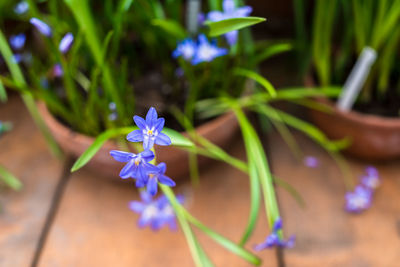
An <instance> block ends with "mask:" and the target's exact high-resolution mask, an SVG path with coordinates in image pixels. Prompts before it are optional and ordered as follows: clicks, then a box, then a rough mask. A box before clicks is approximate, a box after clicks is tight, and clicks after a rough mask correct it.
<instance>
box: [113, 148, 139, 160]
mask: <svg viewBox="0 0 400 267" xmlns="http://www.w3.org/2000/svg"><path fill="white" fill-rule="evenodd" d="M110 155H111V156H112V157H113V158H114V159H115V160H116V161H119V162H128V161H130V160H131V159H132V158H133V157H134V156H135V154H133V153H129V152H125V151H119V150H111V151H110Z"/></svg>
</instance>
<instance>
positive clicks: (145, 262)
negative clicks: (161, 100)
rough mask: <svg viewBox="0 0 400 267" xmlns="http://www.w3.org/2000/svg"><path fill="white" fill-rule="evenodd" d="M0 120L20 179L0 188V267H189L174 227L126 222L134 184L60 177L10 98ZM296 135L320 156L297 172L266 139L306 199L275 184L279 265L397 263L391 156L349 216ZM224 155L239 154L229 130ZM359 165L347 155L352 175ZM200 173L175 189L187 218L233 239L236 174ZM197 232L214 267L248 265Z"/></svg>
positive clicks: (286, 154) (284, 152)
mask: <svg viewBox="0 0 400 267" xmlns="http://www.w3.org/2000/svg"><path fill="white" fill-rule="evenodd" d="M0 119H1V120H9V121H12V122H13V123H14V126H15V128H14V130H13V131H12V133H9V134H7V135H5V136H3V137H2V138H0V147H1V151H2V152H1V153H0V164H3V165H5V166H7V167H8V168H9V169H10V170H11V171H13V172H14V173H15V174H16V175H17V176H19V177H20V178H21V180H22V181H23V183H24V189H23V190H22V191H21V192H12V191H8V190H2V191H1V192H0V205H1V212H0V266H32V265H38V266H85V267H86V266H121V267H124V266H193V263H192V260H191V257H190V253H189V250H188V248H187V247H186V243H185V239H184V237H183V235H182V233H181V232H180V231H177V232H170V231H169V230H167V229H163V230H161V231H160V232H158V233H154V232H151V231H150V230H148V229H146V230H139V229H138V228H137V227H136V220H137V216H136V215H135V214H134V213H132V212H130V211H129V209H128V208H127V203H128V202H129V201H130V200H132V199H137V198H138V196H137V193H136V191H135V190H134V188H132V187H130V186H129V185H127V184H122V183H120V182H118V177H116V178H115V179H116V180H117V181H111V179H106V178H104V177H100V176H96V175H95V174H93V173H92V172H90V171H88V170H85V169H84V170H82V171H79V172H77V173H75V174H73V175H69V173H68V172H66V168H67V167H68V166H69V165H70V162H69V161H68V160H67V161H66V162H64V163H61V162H59V161H57V160H55V159H54V158H53V157H52V156H51V155H50V154H49V152H48V150H47V148H46V145H45V142H44V140H43V138H42V137H41V136H40V134H39V133H38V130H37V129H36V127H35V126H34V124H33V122H32V120H31V119H30V117H29V115H28V114H27V112H26V110H25V108H24V107H23V104H22V103H21V101H20V100H19V99H18V98H17V97H12V98H11V99H10V101H9V102H8V103H7V104H6V105H2V106H0ZM296 137H297V140H298V142H299V144H300V146H301V148H302V150H303V152H304V154H305V155H313V156H316V157H318V158H319V159H320V161H321V163H320V167H318V168H316V169H309V168H306V167H305V166H304V165H303V164H302V162H301V161H298V160H296V159H295V158H294V157H293V156H292V155H291V153H290V151H289V149H288V148H287V146H286V145H285V144H284V142H283V141H282V140H281V138H280V137H279V136H278V135H277V134H274V133H273V134H270V135H269V136H268V137H267V138H268V140H266V142H267V144H270V145H269V151H268V154H269V158H270V161H271V165H272V169H273V172H274V174H276V175H277V176H278V177H280V178H282V179H285V180H286V181H287V182H289V183H290V184H291V185H293V186H294V187H295V188H296V189H297V190H298V192H299V193H300V194H301V196H302V197H303V199H304V201H305V203H306V207H303V208H302V207H300V206H299V205H298V204H297V203H296V201H295V200H294V199H293V197H292V196H291V195H290V194H288V193H287V192H286V191H285V190H284V189H282V188H278V197H279V203H280V207H281V213H282V216H283V220H284V223H285V225H284V228H285V231H286V233H287V234H288V235H289V234H292V233H294V234H296V235H297V244H296V247H295V248H294V249H292V250H287V251H285V252H284V253H283V263H282V262H281V265H286V266H399V262H400V253H399V251H400V164H399V163H400V162H399V161H395V162H391V163H388V164H380V165H377V166H376V167H377V168H378V169H379V171H380V173H381V176H382V178H383V184H382V186H381V188H380V189H379V190H378V192H377V194H376V197H375V201H374V204H373V207H372V208H371V209H370V210H369V211H367V212H365V213H363V214H360V215H356V216H352V215H348V214H346V213H344V212H343V205H344V198H343V195H344V193H345V189H344V186H343V180H342V178H341V175H340V172H339V170H338V169H337V167H336V166H335V164H334V162H333V161H332V160H331V159H330V158H329V156H328V155H326V154H325V153H324V152H323V151H322V150H321V149H320V148H319V147H317V146H316V145H314V144H313V143H312V142H311V141H309V140H307V139H306V138H304V137H303V136H301V135H298V134H296ZM229 152H230V153H232V154H233V155H236V156H238V157H241V158H242V159H243V158H244V148H243V145H242V143H241V142H240V137H239V136H238V138H237V142H234V143H233V144H232V147H231V148H230V150H229ZM366 164H367V163H363V162H359V161H356V160H352V159H350V167H351V171H352V173H353V175H355V176H356V177H357V176H358V175H360V174H361V173H362V171H363V168H364V167H365V166H366ZM201 179H202V180H201V184H200V186H198V187H196V188H192V187H191V186H190V185H189V183H181V184H180V185H179V186H178V187H177V189H176V190H177V191H178V192H181V193H184V194H185V195H186V196H187V198H188V199H189V204H188V209H189V210H190V211H191V212H192V213H193V214H194V215H195V216H196V217H198V218H199V219H201V220H202V221H203V222H204V223H205V224H207V225H208V226H210V227H211V228H213V229H214V230H216V231H218V232H219V233H221V234H223V235H225V236H227V237H228V238H230V239H231V240H235V241H236V240H238V239H239V238H240V236H241V234H242V231H243V229H244V227H245V225H246V222H247V214H248V212H249V192H248V191H249V190H248V181H247V177H246V175H245V174H243V173H241V172H239V171H237V170H235V169H232V168H230V167H227V166H226V165H224V164H222V163H217V162H216V163H213V164H212V165H211V166H210V167H209V168H206V169H205V170H204V171H203V172H202V173H201ZM264 217H265V215H264V214H263V213H261V214H260V216H259V222H258V224H257V227H256V231H255V233H254V236H253V237H252V239H251V240H250V242H249V243H248V245H247V248H248V249H251V246H252V245H253V244H255V243H257V242H260V241H262V240H263V239H264V238H265V236H266V235H267V233H268V230H267V228H266V227H265V225H266V221H265V219H264ZM197 233H198V236H199V239H200V242H201V243H202V244H203V245H204V247H206V251H207V253H208V254H209V255H210V257H211V259H212V260H213V262H214V263H215V265H216V266H249V264H247V263H246V262H245V261H243V260H241V259H239V258H237V257H235V256H233V255H232V254H230V253H229V252H227V251H226V250H224V249H223V248H221V247H220V246H218V245H217V244H216V243H214V242H213V241H212V240H211V239H209V238H208V237H206V236H204V235H203V234H202V233H200V232H197ZM277 255H278V254H277V253H276V252H275V251H264V252H261V253H259V256H260V257H261V258H262V259H263V265H262V266H278V262H279V261H278V257H277Z"/></svg>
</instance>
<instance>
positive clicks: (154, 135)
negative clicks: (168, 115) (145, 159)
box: [126, 107, 171, 149]
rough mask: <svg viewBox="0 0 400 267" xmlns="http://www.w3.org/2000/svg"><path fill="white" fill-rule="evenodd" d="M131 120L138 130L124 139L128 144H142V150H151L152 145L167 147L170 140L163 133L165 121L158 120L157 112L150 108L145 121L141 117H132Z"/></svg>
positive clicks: (162, 119)
mask: <svg viewBox="0 0 400 267" xmlns="http://www.w3.org/2000/svg"><path fill="white" fill-rule="evenodd" d="M133 120H134V121H135V123H136V125H137V126H138V127H139V130H135V131H133V132H131V133H129V134H128V136H127V137H126V139H128V141H130V142H143V148H144V149H151V148H152V147H153V145H154V144H157V145H160V146H169V145H170V144H171V139H170V138H169V137H168V136H167V135H166V134H164V133H162V132H161V131H162V129H163V128H164V123H165V120H164V118H158V115H157V111H156V109H155V108H153V107H151V108H150V109H149V111H148V112H147V115H146V120H144V119H143V118H142V117H139V116H134V117H133Z"/></svg>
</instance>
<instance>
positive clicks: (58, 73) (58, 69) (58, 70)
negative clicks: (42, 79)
mask: <svg viewBox="0 0 400 267" xmlns="http://www.w3.org/2000/svg"><path fill="white" fill-rule="evenodd" d="M51 74H52V75H53V77H55V78H59V77H62V76H63V75H64V71H63V68H62V66H61V65H60V64H55V65H54V66H53V69H52V70H51Z"/></svg>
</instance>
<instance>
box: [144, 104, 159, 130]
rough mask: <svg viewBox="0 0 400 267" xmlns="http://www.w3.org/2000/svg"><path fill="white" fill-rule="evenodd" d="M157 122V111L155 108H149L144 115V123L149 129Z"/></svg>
mask: <svg viewBox="0 0 400 267" xmlns="http://www.w3.org/2000/svg"><path fill="white" fill-rule="evenodd" d="M156 121H157V111H156V109H155V108H153V107H151V108H150V109H149V111H148V112H147V115H146V123H147V125H149V127H150V128H151V127H152V126H154V124H155V123H156Z"/></svg>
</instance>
